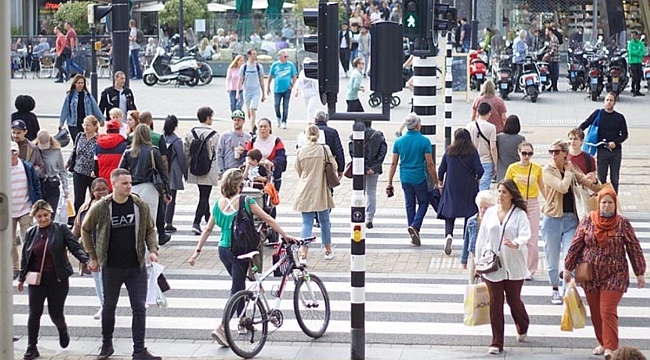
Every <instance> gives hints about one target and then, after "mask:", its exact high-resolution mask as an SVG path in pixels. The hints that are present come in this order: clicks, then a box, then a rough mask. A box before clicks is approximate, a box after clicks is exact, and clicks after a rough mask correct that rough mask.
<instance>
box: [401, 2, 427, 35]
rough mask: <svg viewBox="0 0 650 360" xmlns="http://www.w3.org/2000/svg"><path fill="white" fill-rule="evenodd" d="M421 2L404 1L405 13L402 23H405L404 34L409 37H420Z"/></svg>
mask: <svg viewBox="0 0 650 360" xmlns="http://www.w3.org/2000/svg"><path fill="white" fill-rule="evenodd" d="M421 5H423V4H420V2H419V1H418V0H405V1H404V14H403V17H402V23H403V24H404V36H406V37H407V38H409V39H414V38H417V37H420V32H421V30H420V10H421V9H420V6H421Z"/></svg>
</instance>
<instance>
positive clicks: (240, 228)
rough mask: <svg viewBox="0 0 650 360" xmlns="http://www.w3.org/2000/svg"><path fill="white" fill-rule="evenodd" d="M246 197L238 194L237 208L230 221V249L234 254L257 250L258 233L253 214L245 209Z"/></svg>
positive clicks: (258, 242) (258, 243)
mask: <svg viewBox="0 0 650 360" xmlns="http://www.w3.org/2000/svg"><path fill="white" fill-rule="evenodd" d="M246 201H247V199H246V196H244V195H239V210H238V211H237V215H236V216H235V219H233V222H232V238H231V240H230V251H231V252H232V254H233V255H234V256H239V255H242V254H246V253H249V252H251V251H254V250H257V248H258V247H259V245H260V234H259V233H258V232H257V231H256V230H255V223H254V222H253V216H252V215H251V214H250V213H249V212H248V211H246V206H245V203H246Z"/></svg>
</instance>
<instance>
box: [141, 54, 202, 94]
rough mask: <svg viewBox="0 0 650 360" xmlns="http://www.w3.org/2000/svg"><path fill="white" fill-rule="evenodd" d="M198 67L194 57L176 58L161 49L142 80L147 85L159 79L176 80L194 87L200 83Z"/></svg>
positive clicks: (162, 81) (165, 81)
mask: <svg viewBox="0 0 650 360" xmlns="http://www.w3.org/2000/svg"><path fill="white" fill-rule="evenodd" d="M197 69H198V64H197V62H196V60H195V59H194V58H193V57H184V58H182V59H174V58H173V57H172V56H171V55H168V54H165V53H164V51H162V49H159V51H158V52H157V53H156V55H155V56H154V58H153V61H152V63H151V66H150V67H149V68H147V69H146V70H145V71H144V73H143V74H142V80H143V81H144V83H145V85H147V86H154V85H155V84H156V83H158V82H159V81H160V82H161V83H167V82H170V81H173V80H176V81H177V82H178V83H180V84H187V86H190V87H193V86H196V85H198V83H199V75H198V73H197Z"/></svg>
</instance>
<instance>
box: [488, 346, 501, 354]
mask: <svg viewBox="0 0 650 360" xmlns="http://www.w3.org/2000/svg"><path fill="white" fill-rule="evenodd" d="M500 352H501V350H499V348H498V347H496V346H490V347H489V348H488V354H492V355H498V354H499V353H500Z"/></svg>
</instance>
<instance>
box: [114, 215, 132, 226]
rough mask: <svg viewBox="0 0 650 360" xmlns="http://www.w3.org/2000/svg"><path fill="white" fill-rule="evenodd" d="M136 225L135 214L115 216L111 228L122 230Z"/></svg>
mask: <svg viewBox="0 0 650 360" xmlns="http://www.w3.org/2000/svg"><path fill="white" fill-rule="evenodd" d="M133 225H135V214H128V215H121V216H113V217H112V218H111V226H112V227H113V228H120V227H126V226H133Z"/></svg>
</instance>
